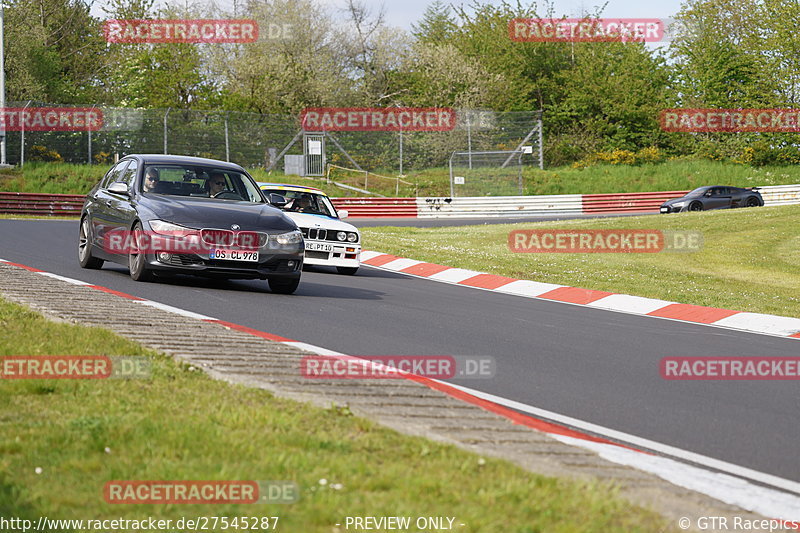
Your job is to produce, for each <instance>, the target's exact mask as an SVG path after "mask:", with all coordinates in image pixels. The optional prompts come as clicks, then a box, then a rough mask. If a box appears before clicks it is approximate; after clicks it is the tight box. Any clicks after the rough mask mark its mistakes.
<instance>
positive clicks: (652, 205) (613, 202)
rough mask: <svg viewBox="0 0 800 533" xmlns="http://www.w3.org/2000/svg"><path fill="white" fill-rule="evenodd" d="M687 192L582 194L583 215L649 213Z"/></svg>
mask: <svg viewBox="0 0 800 533" xmlns="http://www.w3.org/2000/svg"><path fill="white" fill-rule="evenodd" d="M687 192H689V191H661V192H634V193H622V194H584V195H583V212H584V213H649V212H657V211H658V210H659V207H661V204H663V203H664V202H666V201H667V200H671V199H672V198H680V197H681V196H683V195H684V194H686V193H687Z"/></svg>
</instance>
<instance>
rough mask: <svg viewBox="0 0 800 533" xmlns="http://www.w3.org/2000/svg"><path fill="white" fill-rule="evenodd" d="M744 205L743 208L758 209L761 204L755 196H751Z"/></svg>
mask: <svg viewBox="0 0 800 533" xmlns="http://www.w3.org/2000/svg"><path fill="white" fill-rule="evenodd" d="M744 205H745V207H758V206H759V205H761V202H759V201H758V198H756V197H755V196H751V197H749V198H748V199H747V202H745V204H744Z"/></svg>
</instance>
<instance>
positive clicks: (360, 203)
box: [331, 198, 417, 218]
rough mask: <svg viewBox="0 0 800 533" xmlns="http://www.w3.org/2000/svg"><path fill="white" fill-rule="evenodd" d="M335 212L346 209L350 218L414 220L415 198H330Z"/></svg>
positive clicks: (415, 212)
mask: <svg viewBox="0 0 800 533" xmlns="http://www.w3.org/2000/svg"><path fill="white" fill-rule="evenodd" d="M331 200H332V201H333V205H334V207H336V209H337V210H339V209H347V210H348V211H349V212H350V217H352V218H365V217H369V218H389V217H398V218H400V217H402V218H416V217H417V199H416V198H331Z"/></svg>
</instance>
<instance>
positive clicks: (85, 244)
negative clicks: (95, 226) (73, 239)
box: [78, 217, 105, 270]
mask: <svg viewBox="0 0 800 533" xmlns="http://www.w3.org/2000/svg"><path fill="white" fill-rule="evenodd" d="M92 241H93V239H92V226H91V224H90V223H89V217H83V219H82V220H81V227H80V230H79V234H78V261H79V262H80V264H81V268H91V269H93V270H97V269H98V268H100V267H102V266H103V263H105V261H103V260H102V259H98V258H96V257H94V256H93V255H92Z"/></svg>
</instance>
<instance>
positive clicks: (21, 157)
mask: <svg viewBox="0 0 800 533" xmlns="http://www.w3.org/2000/svg"><path fill="white" fill-rule="evenodd" d="M32 101H33V100H28V102H27V103H26V104H25V106H24V107H23V108H22V111H25V110H26V109H28V106H29V105H31V102H32ZM20 126H22V127H21V129H20V136H19V143H20V147H19V166H22V165H24V164H25V121H24V120H20Z"/></svg>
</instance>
